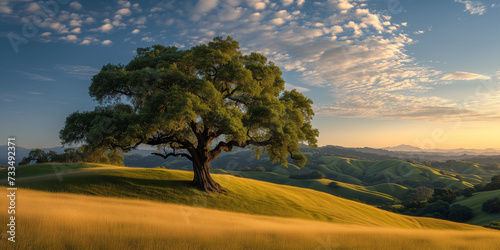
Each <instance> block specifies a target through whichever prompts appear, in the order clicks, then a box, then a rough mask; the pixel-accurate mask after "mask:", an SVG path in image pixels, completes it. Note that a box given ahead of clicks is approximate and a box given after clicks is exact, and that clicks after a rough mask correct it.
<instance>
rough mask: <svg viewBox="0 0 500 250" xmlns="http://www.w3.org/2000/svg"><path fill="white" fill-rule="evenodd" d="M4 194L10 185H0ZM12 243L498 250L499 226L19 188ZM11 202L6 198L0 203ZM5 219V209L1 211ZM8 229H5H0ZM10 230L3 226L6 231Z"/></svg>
mask: <svg viewBox="0 0 500 250" xmlns="http://www.w3.org/2000/svg"><path fill="white" fill-rule="evenodd" d="M2 197H5V192H2ZM17 199H18V200H17V224H18V225H17V235H16V236H17V237H16V243H10V242H6V239H2V241H3V242H2V244H1V245H0V248H6V247H7V248H8V249H201V248H203V249H207V248H209V249H237V248H240V249H241V248H244V249H245V248H246V249H270V248H271V249H457V248H463V249H495V248H496V247H498V246H499V245H500V232H498V231H493V230H488V229H482V228H480V227H471V229H472V230H460V231H458V230H436V229H402V228H390V227H376V226H371V227H370V226H355V225H343V224H333V223H327V222H319V221H309V220H302V219H289V218H278V217H270V216H262V215H249V214H242V213H233V212H225V211H218V210H211V209H205V208H194V207H187V206H181V205H175V204H165V203H158V202H152V201H141V200H130V199H120V198H104V197H95V196H86V195H77V194H63V193H48V192H41V191H32V190H26V189H21V190H18V193H17ZM2 207H4V208H6V207H7V201H6V199H5V198H2V199H0V208H2ZM0 218H1V223H2V224H3V225H5V224H7V223H8V222H7V216H6V213H1V215H0ZM2 231H4V230H2ZM4 234H5V233H4Z"/></svg>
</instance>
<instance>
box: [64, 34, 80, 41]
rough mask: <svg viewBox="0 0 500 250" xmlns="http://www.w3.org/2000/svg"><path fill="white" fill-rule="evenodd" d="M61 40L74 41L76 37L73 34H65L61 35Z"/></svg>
mask: <svg viewBox="0 0 500 250" xmlns="http://www.w3.org/2000/svg"><path fill="white" fill-rule="evenodd" d="M61 40H64V41H68V42H76V40H78V37H77V36H75V35H67V36H63V37H61Z"/></svg>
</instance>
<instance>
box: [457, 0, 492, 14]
mask: <svg viewBox="0 0 500 250" xmlns="http://www.w3.org/2000/svg"><path fill="white" fill-rule="evenodd" d="M455 3H463V4H465V10H464V12H469V13H470V14H471V15H475V14H477V15H482V14H484V13H486V6H485V5H484V4H483V3H482V2H480V1H472V0H455Z"/></svg>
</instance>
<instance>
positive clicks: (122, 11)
mask: <svg viewBox="0 0 500 250" xmlns="http://www.w3.org/2000/svg"><path fill="white" fill-rule="evenodd" d="M116 14H118V15H122V16H130V14H132V11H130V9H127V8H123V9H119V10H118V11H116Z"/></svg>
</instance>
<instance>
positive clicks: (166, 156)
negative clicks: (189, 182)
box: [151, 153, 193, 161]
mask: <svg viewBox="0 0 500 250" xmlns="http://www.w3.org/2000/svg"><path fill="white" fill-rule="evenodd" d="M151 155H157V156H161V157H163V159H167V158H168V157H169V156H175V157H186V158H188V160H190V161H193V158H192V157H191V156H190V155H189V154H185V153H168V154H162V153H151Z"/></svg>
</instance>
